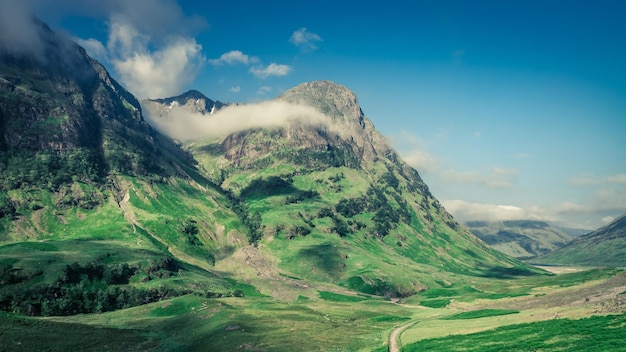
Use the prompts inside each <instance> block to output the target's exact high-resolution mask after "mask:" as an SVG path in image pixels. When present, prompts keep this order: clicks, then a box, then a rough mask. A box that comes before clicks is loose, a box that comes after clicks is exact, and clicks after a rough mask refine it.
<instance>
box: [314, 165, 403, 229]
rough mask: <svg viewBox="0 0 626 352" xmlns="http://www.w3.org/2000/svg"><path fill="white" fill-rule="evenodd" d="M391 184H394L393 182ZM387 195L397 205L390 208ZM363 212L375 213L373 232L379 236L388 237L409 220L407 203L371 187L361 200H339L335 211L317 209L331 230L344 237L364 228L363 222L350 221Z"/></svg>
mask: <svg viewBox="0 0 626 352" xmlns="http://www.w3.org/2000/svg"><path fill="white" fill-rule="evenodd" d="M394 178H395V176H394ZM391 180H393V179H391ZM396 180H397V179H396ZM391 183H392V185H393V184H395V182H393V181H391ZM390 186H391V185H390ZM395 186H396V187H397V185H395ZM386 193H388V194H389V196H390V197H391V198H393V199H394V200H395V203H397V205H395V206H394V205H392V204H393V202H390V200H389V199H388V197H387V196H386ZM363 212H371V213H374V216H373V217H372V221H373V223H374V228H373V229H372V232H373V233H374V234H375V235H377V236H381V237H383V236H386V235H388V234H389V231H390V230H392V229H394V228H395V227H396V226H397V225H398V224H399V223H400V222H409V221H410V219H411V213H410V211H409V206H408V204H407V203H406V201H405V200H404V199H402V197H401V196H400V195H399V194H397V192H396V191H389V192H385V191H384V190H383V189H381V188H380V187H376V186H374V185H372V186H370V188H369V189H368V190H367V192H366V194H365V195H363V196H361V197H356V198H344V199H341V200H340V201H339V202H338V203H337V204H336V205H335V207H334V211H333V209H332V208H328V207H327V208H322V209H320V211H319V212H318V214H317V216H318V218H324V217H330V218H331V219H332V220H333V224H334V231H335V232H336V233H337V234H339V236H342V237H343V236H346V235H348V234H350V233H354V232H355V231H358V230H361V229H362V228H365V227H366V225H365V224H364V223H363V222H361V221H357V220H355V219H353V218H354V217H355V216H357V215H359V214H361V213H363ZM344 219H346V220H344Z"/></svg>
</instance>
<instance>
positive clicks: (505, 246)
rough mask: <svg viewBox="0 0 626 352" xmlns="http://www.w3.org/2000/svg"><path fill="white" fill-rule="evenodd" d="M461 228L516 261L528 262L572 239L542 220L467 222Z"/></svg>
mask: <svg viewBox="0 0 626 352" xmlns="http://www.w3.org/2000/svg"><path fill="white" fill-rule="evenodd" d="M465 225H467V227H468V228H469V229H470V231H472V233H473V234H474V235H476V236H477V237H478V238H480V239H481V240H483V241H485V243H487V244H488V245H489V246H491V247H492V248H494V249H496V250H499V251H501V252H502V253H506V254H508V255H510V256H512V257H515V258H518V259H530V258H534V257H537V256H540V255H543V254H547V253H550V252H552V251H554V250H556V249H558V248H560V247H563V246H564V245H566V244H567V243H568V242H569V241H571V240H572V237H571V236H570V235H568V234H567V233H566V232H565V231H563V230H561V229H559V228H557V227H554V226H551V225H549V224H548V223H546V222H543V221H534V220H509V221H501V222H485V221H470V222H467V223H466V224H465Z"/></svg>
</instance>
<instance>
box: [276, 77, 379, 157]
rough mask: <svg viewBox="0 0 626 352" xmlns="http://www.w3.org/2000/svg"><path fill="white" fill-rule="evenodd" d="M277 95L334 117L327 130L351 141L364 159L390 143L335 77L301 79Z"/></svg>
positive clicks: (347, 141) (353, 147)
mask: <svg viewBox="0 0 626 352" xmlns="http://www.w3.org/2000/svg"><path fill="white" fill-rule="evenodd" d="M278 99H280V100H284V101H288V102H291V103H296V104H304V105H310V106H313V107H315V108H316V109H317V110H319V111H320V112H322V113H323V114H325V115H327V116H328V117H330V118H331V120H332V124H331V126H330V128H328V129H327V130H326V131H325V132H326V134H327V135H331V136H332V135H335V136H337V137H339V139H341V140H343V142H344V143H346V144H349V145H351V148H352V153H353V154H354V155H355V156H356V157H357V158H358V159H359V160H360V161H364V162H371V161H373V160H374V159H375V158H376V157H377V156H379V155H385V153H387V152H388V151H389V150H390V146H389V144H388V143H387V141H386V140H385V138H384V137H382V136H381V135H380V133H378V132H377V131H376V129H375V128H374V124H373V123H372V122H371V121H370V120H369V119H367V118H366V117H365V115H364V114H363V111H362V110H361V107H360V106H359V104H358V102H357V99H356V95H355V94H354V93H353V92H352V91H351V90H350V89H348V88H347V87H345V86H342V85H340V84H336V83H334V82H332V81H314V82H307V83H302V84H300V85H298V86H296V87H295V88H292V89H290V90H288V91H287V92H285V93H284V94H283V95H281V96H280V97H279V98H278Z"/></svg>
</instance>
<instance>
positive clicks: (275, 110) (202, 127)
mask: <svg viewBox="0 0 626 352" xmlns="http://www.w3.org/2000/svg"><path fill="white" fill-rule="evenodd" d="M144 111H145V112H146V117H147V118H148V120H149V121H150V123H151V124H152V125H153V126H155V127H156V128H157V129H159V130H160V131H161V132H163V133H165V134H167V135H169V136H170V137H172V138H175V139H178V140H181V141H186V140H194V139H199V138H213V137H220V136H225V135H228V134H230V133H234V132H237V131H243V130H247V129H250V128H259V127H263V128H271V127H281V126H285V125H287V124H288V123H290V122H293V121H302V122H304V123H307V124H310V125H328V124H329V123H330V120H329V119H328V118H327V117H326V116H325V115H323V114H322V113H320V112H319V111H317V110H315V108H313V107H311V106H304V105H296V104H290V103H287V102H284V101H277V100H272V101H265V102H261V103H256V104H246V105H231V106H227V107H224V108H222V109H220V110H218V111H217V112H216V113H215V114H213V115H211V116H210V117H209V116H206V115H202V114H198V113H192V112H190V111H188V110H186V109H184V108H180V107H179V108H172V109H171V110H170V116H169V118H167V117H161V116H160V114H159V113H156V114H153V113H152V110H151V106H150V105H146V106H144Z"/></svg>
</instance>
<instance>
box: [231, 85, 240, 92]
mask: <svg viewBox="0 0 626 352" xmlns="http://www.w3.org/2000/svg"><path fill="white" fill-rule="evenodd" d="M228 91H229V92H231V93H239V92H241V87H240V86H235V87H230V89H229V90H228Z"/></svg>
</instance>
